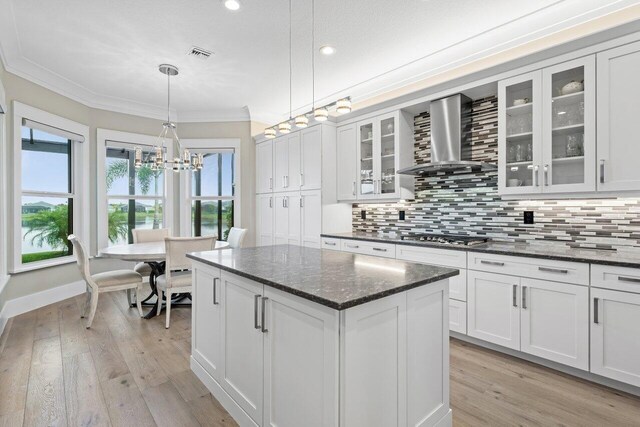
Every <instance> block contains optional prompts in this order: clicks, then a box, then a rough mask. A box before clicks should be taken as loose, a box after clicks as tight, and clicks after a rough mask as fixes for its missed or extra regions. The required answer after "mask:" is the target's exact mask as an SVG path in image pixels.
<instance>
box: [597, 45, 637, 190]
mask: <svg viewBox="0 0 640 427" xmlns="http://www.w3.org/2000/svg"><path fill="white" fill-rule="evenodd" d="M597 60H598V156H597V165H598V168H597V169H598V191H617V190H640V168H639V167H638V159H640V143H638V129H637V124H638V122H637V121H638V117H640V104H639V103H638V100H639V99H640V82H639V81H638V70H639V69H640V42H636V43H631V44H627V45H624V46H621V47H618V48H615V49H611V50H607V51H604V52H601V53H599V54H598V58H597Z"/></svg>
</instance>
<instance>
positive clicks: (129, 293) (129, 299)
mask: <svg viewBox="0 0 640 427" xmlns="http://www.w3.org/2000/svg"><path fill="white" fill-rule="evenodd" d="M127 303H128V304H129V307H131V289H127Z"/></svg>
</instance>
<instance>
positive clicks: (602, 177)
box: [600, 159, 604, 184]
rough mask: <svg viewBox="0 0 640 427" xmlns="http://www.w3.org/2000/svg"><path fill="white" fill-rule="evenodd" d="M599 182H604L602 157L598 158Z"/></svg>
mask: <svg viewBox="0 0 640 427" xmlns="http://www.w3.org/2000/svg"><path fill="white" fill-rule="evenodd" d="M600 184H604V159H600Z"/></svg>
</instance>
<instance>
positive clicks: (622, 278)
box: [618, 276, 640, 283]
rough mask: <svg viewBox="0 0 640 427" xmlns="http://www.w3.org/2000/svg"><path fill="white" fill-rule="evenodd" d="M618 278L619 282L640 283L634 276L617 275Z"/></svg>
mask: <svg viewBox="0 0 640 427" xmlns="http://www.w3.org/2000/svg"><path fill="white" fill-rule="evenodd" d="M618 280H619V281H621V282H631V283H640V279H636V278H635V277H624V276H618Z"/></svg>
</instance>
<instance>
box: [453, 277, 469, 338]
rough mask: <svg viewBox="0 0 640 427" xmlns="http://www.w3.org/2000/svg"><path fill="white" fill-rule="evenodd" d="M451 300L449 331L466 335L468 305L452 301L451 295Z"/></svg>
mask: <svg viewBox="0 0 640 427" xmlns="http://www.w3.org/2000/svg"><path fill="white" fill-rule="evenodd" d="M449 280H451V279H449ZM449 298H450V299H449V330H450V331H453V332H458V333H460V334H464V335H466V334H467V303H466V302H463V301H458V300H455V299H451V295H449Z"/></svg>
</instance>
